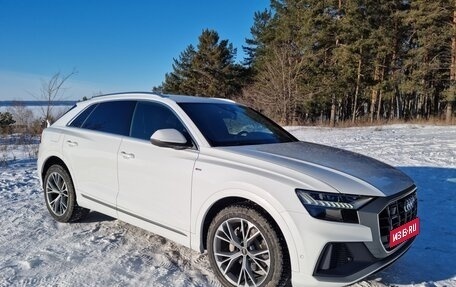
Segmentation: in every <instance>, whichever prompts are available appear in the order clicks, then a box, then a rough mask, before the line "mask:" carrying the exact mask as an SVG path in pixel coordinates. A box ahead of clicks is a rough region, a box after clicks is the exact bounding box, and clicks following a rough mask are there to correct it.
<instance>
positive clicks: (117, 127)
mask: <svg viewBox="0 0 456 287" xmlns="http://www.w3.org/2000/svg"><path fill="white" fill-rule="evenodd" d="M135 105H136V102H135V101H113V102H104V103H99V104H98V105H97V106H96V107H95V109H94V110H93V111H92V113H91V114H90V115H89V116H88V118H87V119H86V120H85V121H84V123H83V124H82V128H84V129H89V130H94V131H100V132H106V133H112V134H118V135H125V136H127V135H128V134H129V131H130V123H131V116H132V114H133V110H134V109H135Z"/></svg>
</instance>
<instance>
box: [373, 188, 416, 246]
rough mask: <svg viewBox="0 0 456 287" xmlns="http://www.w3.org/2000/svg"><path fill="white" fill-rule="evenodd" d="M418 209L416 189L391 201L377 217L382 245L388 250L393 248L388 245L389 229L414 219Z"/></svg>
mask: <svg viewBox="0 0 456 287" xmlns="http://www.w3.org/2000/svg"><path fill="white" fill-rule="evenodd" d="M417 211H418V199H417V197H416V191H415V192H413V193H411V194H409V195H407V196H406V197H403V198H400V199H398V200H396V201H393V202H391V203H389V204H388V206H386V207H385V209H383V210H382V212H380V214H379V216H378V219H379V225H380V237H381V241H382V244H383V246H384V247H385V249H386V250H388V251H390V250H392V249H393V248H395V247H393V248H391V247H390V245H389V234H390V231H391V230H393V229H395V228H397V227H399V226H401V225H403V224H405V223H407V222H409V221H411V220H413V219H415V218H416V215H417Z"/></svg>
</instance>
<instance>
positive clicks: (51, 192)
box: [44, 165, 89, 222]
mask: <svg viewBox="0 0 456 287" xmlns="http://www.w3.org/2000/svg"><path fill="white" fill-rule="evenodd" d="M44 199H45V201H46V207H47V209H48V211H49V213H50V214H51V215H52V217H54V219H55V220H57V221H59V222H73V221H77V220H79V219H81V218H82V217H84V216H85V215H87V213H89V210H88V209H86V208H82V207H80V206H78V204H77V203H76V194H75V192H74V186H73V182H72V180H71V177H70V175H69V174H68V172H67V171H66V169H64V168H63V167H62V166H60V165H52V166H51V167H50V168H49V169H48V170H47V172H46V176H45V177H44Z"/></svg>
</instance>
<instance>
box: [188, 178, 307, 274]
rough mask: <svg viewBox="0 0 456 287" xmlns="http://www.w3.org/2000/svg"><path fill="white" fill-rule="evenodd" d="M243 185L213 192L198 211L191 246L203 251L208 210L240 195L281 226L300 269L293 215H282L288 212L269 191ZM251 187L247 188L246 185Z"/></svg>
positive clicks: (293, 263) (294, 265)
mask: <svg viewBox="0 0 456 287" xmlns="http://www.w3.org/2000/svg"><path fill="white" fill-rule="evenodd" d="M238 185H243V187H244V188H239V187H238V188H227V189H223V190H220V191H218V192H215V193H213V194H212V195H211V196H210V197H209V198H208V199H207V200H206V201H205V202H204V203H203V204H202V205H201V207H200V209H199V212H198V213H197V216H196V220H195V224H194V225H192V234H191V248H192V249H194V250H196V251H200V252H203V251H204V247H203V236H204V235H203V230H204V222H205V219H206V216H207V215H208V211H209V210H210V209H211V208H212V206H214V204H216V203H217V202H218V201H220V200H223V199H225V198H229V197H239V198H244V199H246V200H249V201H251V202H253V203H255V204H257V205H259V206H261V207H262V208H263V209H264V210H265V211H266V212H267V213H268V214H269V215H270V216H271V217H272V218H273V219H274V220H275V222H276V224H277V225H278V227H279V228H280V230H281V232H282V234H283V236H284V238H285V241H286V243H287V247H288V252H289V255H290V263H291V268H292V270H293V271H299V258H298V255H297V254H298V252H297V250H296V244H295V240H294V238H299V236H300V235H299V233H296V234H293V233H295V232H292V230H293V231H297V228H296V226H294V223H293V222H292V221H291V217H289V216H285V217H284V216H282V214H286V212H285V209H284V208H283V206H281V205H280V203H279V202H278V201H276V200H275V199H274V198H273V197H272V196H271V195H270V194H269V193H268V192H266V191H264V190H261V189H260V188H258V187H255V186H250V185H247V184H238ZM247 186H248V187H250V188H248V189H247V188H245V187H247ZM290 227H291V228H290Z"/></svg>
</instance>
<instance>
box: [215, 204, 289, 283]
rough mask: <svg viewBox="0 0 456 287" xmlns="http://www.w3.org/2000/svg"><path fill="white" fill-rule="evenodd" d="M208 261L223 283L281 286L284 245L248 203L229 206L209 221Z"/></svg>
mask: <svg viewBox="0 0 456 287" xmlns="http://www.w3.org/2000/svg"><path fill="white" fill-rule="evenodd" d="M207 249H208V256H209V261H210V264H211V267H212V269H213V270H214V272H215V275H216V276H217V278H218V279H219V280H220V282H221V283H222V284H223V285H224V286H281V285H282V284H284V282H283V281H284V278H286V276H285V275H286V274H285V272H286V264H284V263H285V262H284V246H282V243H281V241H280V239H279V236H278V234H277V232H276V231H275V229H274V228H273V227H272V225H271V223H270V222H268V220H267V219H266V218H265V217H264V216H263V215H262V214H261V213H259V212H258V211H256V210H254V209H252V208H249V207H247V206H230V207H227V208H225V209H223V210H222V211H220V212H219V214H218V215H217V216H216V217H215V218H214V220H213V221H212V223H211V225H210V227H209V232H208V238H207Z"/></svg>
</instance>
